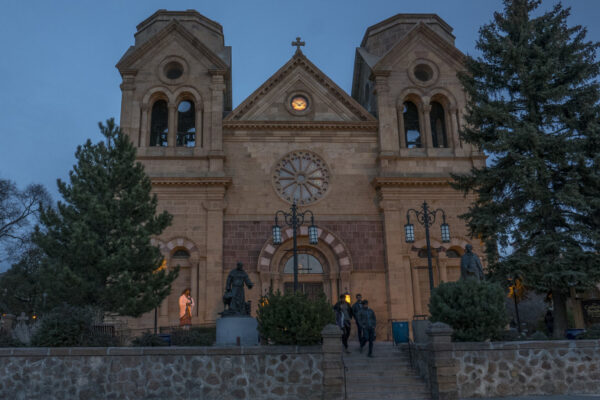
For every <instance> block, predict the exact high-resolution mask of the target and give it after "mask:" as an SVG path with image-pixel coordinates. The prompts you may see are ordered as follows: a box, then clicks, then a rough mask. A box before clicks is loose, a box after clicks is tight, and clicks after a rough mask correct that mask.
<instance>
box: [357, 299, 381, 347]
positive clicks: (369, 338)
mask: <svg viewBox="0 0 600 400" xmlns="http://www.w3.org/2000/svg"><path fill="white" fill-rule="evenodd" d="M358 321H359V323H360V326H361V327H362V329H363V340H362V342H361V343H360V351H361V352H362V350H363V347H365V344H366V343H367V342H369V354H367V355H368V356H369V357H373V342H374V341H375V328H376V326H377V319H376V318H375V313H374V312H373V310H371V309H370V308H369V301H368V300H363V301H362V307H361V310H360V313H359V314H358Z"/></svg>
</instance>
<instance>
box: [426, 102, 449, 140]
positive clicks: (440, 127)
mask: <svg viewBox="0 0 600 400" xmlns="http://www.w3.org/2000/svg"><path fill="white" fill-rule="evenodd" d="M429 121H430V122H431V140H432V144H433V147H448V139H447V138H446V120H445V118H444V107H442V105H441V104H440V103H438V102H437V101H434V102H432V103H431V111H430V112H429Z"/></svg>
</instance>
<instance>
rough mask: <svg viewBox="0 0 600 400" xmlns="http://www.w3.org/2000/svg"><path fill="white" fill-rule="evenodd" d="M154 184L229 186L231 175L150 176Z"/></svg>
mask: <svg viewBox="0 0 600 400" xmlns="http://www.w3.org/2000/svg"><path fill="white" fill-rule="evenodd" d="M150 180H151V182H152V185H153V186H225V187H227V186H229V185H231V182H232V179H231V178H230V177H195V178H185V177H181V178H180V177H165V178H162V177H156V178H150Z"/></svg>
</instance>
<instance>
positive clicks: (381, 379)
mask: <svg viewBox="0 0 600 400" xmlns="http://www.w3.org/2000/svg"><path fill="white" fill-rule="evenodd" d="M346 377H347V378H351V379H352V387H358V386H360V385H364V384H372V385H389V384H400V385H416V386H419V387H422V386H423V381H422V380H421V377H419V376H417V375H415V376H410V375H401V376H363V375H351V376H348V373H347V372H346Z"/></svg>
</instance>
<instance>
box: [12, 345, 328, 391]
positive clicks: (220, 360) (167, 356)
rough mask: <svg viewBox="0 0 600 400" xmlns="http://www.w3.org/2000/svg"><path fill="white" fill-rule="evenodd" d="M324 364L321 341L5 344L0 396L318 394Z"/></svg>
mask: <svg viewBox="0 0 600 400" xmlns="http://www.w3.org/2000/svg"><path fill="white" fill-rule="evenodd" d="M338 340H339V339H338ZM322 364H323V352H322V350H321V346H311V347H293V346H263V347H252V348H243V347H242V348H240V347H235V348H217V347H211V348H201V347H176V348H156V347H154V348H152V347H146V348H14V349H12V348H0V377H1V378H0V399H14V400H20V399H28V400H30V399H44V400H53V399H56V400H58V399H61V400H63V399H69V400H70V399H85V400H93V399H126V398H139V399H161V400H163V399H164V400H166V399H219V400H221V399H222V400H225V399H273V400H276V399H298V400H299V399H303V400H305V399H321V398H322V397H321V396H322V395H323V390H324V386H323V381H324V370H323V366H322Z"/></svg>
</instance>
